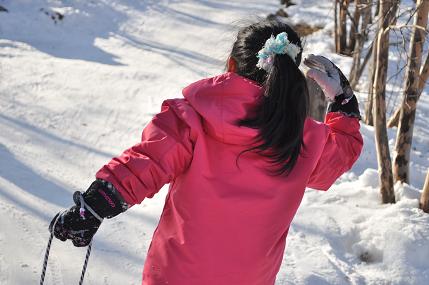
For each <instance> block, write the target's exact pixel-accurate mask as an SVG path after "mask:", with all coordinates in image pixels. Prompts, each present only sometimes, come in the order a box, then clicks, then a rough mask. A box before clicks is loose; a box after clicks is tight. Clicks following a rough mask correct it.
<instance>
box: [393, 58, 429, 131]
mask: <svg viewBox="0 0 429 285" xmlns="http://www.w3.org/2000/svg"><path fill="white" fill-rule="evenodd" d="M428 77H429V53H427V54H426V60H425V63H424V64H423V65H422V67H421V68H420V72H419V88H418V91H417V102H418V101H419V99H420V96H421V95H422V92H423V88H424V87H425V84H426V81H427V80H428ZM400 114H401V106H399V107H398V108H397V109H396V110H395V113H393V115H392V116H391V117H390V119H389V121H388V122H387V127H388V128H393V127H397V126H398V124H399V115H400Z"/></svg>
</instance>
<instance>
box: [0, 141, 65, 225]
mask: <svg viewBox="0 0 429 285" xmlns="http://www.w3.org/2000/svg"><path fill="white" fill-rule="evenodd" d="M0 157H1V160H0V177H1V178H3V179H5V180H6V181H8V182H9V183H11V184H13V185H15V186H16V187H18V188H20V189H22V190H24V191H26V192H27V193H28V194H31V195H32V196H34V197H37V198H39V199H42V200H44V201H49V202H50V203H52V204H54V205H56V206H58V207H66V206H67V205H69V204H70V203H71V199H70V197H69V196H70V195H71V191H70V190H68V189H67V188H66V187H65V186H64V185H61V183H59V182H56V181H52V180H51V179H50V178H48V177H44V176H43V175H42V174H40V173H37V172H36V171H34V170H33V169H32V168H31V167H29V166H28V165H26V164H25V163H23V162H21V161H20V160H19V159H17V158H16V157H15V156H14V154H13V153H12V152H10V151H9V149H7V148H6V146H4V145H3V144H0ZM65 194H67V195H65ZM0 196H3V197H4V198H6V199H7V200H9V201H11V202H13V203H14V204H16V205H18V206H19V207H22V208H23V209H25V210H26V211H28V212H30V213H31V214H33V215H35V216H37V217H39V218H41V219H47V217H48V215H47V214H46V213H45V212H44V211H42V210H40V209H42V208H43V205H40V207H31V206H30V204H29V203H28V202H26V201H25V200H24V199H21V197H20V195H19V193H11V191H8V190H7V189H3V188H0Z"/></svg>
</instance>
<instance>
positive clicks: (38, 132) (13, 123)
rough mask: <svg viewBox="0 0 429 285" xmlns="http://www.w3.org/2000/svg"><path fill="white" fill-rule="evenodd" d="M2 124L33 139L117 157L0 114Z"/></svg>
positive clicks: (107, 156)
mask: <svg viewBox="0 0 429 285" xmlns="http://www.w3.org/2000/svg"><path fill="white" fill-rule="evenodd" d="M0 123H3V124H4V125H8V126H10V127H12V128H14V129H20V130H22V131H23V132H25V133H28V134H29V136H31V137H32V138H33V139H35V138H40V139H41V140H42V141H43V140H46V139H48V140H51V141H53V142H55V143H59V144H62V145H68V146H72V147H76V148H79V149H81V150H84V151H88V152H91V153H94V154H97V155H100V156H103V157H106V158H112V157H114V156H115V155H114V154H113V153H110V152H106V151H102V150H98V149H96V148H93V147H90V146H87V145H84V144H81V143H76V142H73V141H70V140H67V139H64V138H62V137H59V136H57V135H55V134H52V133H50V132H48V131H46V130H44V129H42V128H39V127H36V126H33V125H30V124H29V123H27V122H24V121H20V120H18V119H15V118H11V117H8V116H6V115H3V114H0Z"/></svg>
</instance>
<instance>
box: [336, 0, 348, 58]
mask: <svg viewBox="0 0 429 285" xmlns="http://www.w3.org/2000/svg"><path fill="white" fill-rule="evenodd" d="M349 1H350V0H338V3H339V4H340V11H339V23H338V32H337V33H338V53H340V54H346V48H347V7H348V2H349Z"/></svg>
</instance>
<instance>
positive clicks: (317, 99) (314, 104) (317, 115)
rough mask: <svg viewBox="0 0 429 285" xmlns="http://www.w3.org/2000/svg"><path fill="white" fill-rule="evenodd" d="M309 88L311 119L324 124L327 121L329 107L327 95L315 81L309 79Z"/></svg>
mask: <svg viewBox="0 0 429 285" xmlns="http://www.w3.org/2000/svg"><path fill="white" fill-rule="evenodd" d="M307 86H308V93H309V94H310V108H309V109H310V110H309V111H310V117H312V118H313V119H315V120H316V121H319V122H323V121H324V119H325V115H326V107H327V102H326V100H325V95H324V94H323V91H322V89H321V88H320V87H319V85H318V84H317V83H316V82H315V81H314V80H312V79H309V78H307Z"/></svg>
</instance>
